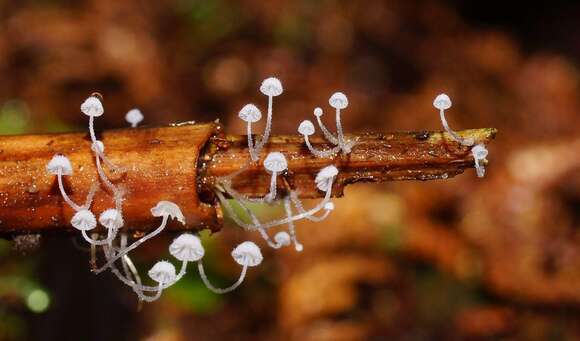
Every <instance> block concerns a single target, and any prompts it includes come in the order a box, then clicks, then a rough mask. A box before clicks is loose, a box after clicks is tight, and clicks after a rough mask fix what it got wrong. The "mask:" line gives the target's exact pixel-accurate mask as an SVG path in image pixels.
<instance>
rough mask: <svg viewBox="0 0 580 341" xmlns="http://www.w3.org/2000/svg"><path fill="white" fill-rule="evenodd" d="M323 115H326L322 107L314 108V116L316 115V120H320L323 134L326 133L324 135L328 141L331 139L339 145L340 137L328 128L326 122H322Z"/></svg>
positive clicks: (319, 123)
mask: <svg viewBox="0 0 580 341" xmlns="http://www.w3.org/2000/svg"><path fill="white" fill-rule="evenodd" d="M322 115H324V111H322V108H314V116H315V117H316V122H318V126H319V127H320V130H322V134H324V137H325V138H326V139H327V140H328V141H330V142H331V143H333V144H335V145H338V139H337V138H336V137H335V136H334V135H333V134H332V133H331V132H330V131H329V130H328V129H327V128H326V126H325V125H324V123H322V119H321V117H322Z"/></svg>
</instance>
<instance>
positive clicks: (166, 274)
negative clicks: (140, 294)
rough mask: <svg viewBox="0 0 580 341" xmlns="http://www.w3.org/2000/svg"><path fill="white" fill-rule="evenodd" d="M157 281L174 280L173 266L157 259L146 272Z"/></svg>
mask: <svg viewBox="0 0 580 341" xmlns="http://www.w3.org/2000/svg"><path fill="white" fill-rule="evenodd" d="M148 274H149V277H151V279H152V280H154V281H155V282H157V283H171V282H173V281H174V280H175V277H176V276H175V266H173V264H171V263H169V262H167V261H164V260H162V261H159V262H157V263H155V265H153V267H152V268H151V269H150V270H149V272H148Z"/></svg>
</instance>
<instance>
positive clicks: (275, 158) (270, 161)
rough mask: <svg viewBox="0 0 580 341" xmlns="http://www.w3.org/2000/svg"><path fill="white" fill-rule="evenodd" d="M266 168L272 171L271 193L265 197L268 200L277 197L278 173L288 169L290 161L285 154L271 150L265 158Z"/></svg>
mask: <svg viewBox="0 0 580 341" xmlns="http://www.w3.org/2000/svg"><path fill="white" fill-rule="evenodd" d="M264 168H266V170H267V171H269V172H270V173H272V177H271V178H270V193H268V194H267V195H266V197H264V199H265V200H266V201H272V200H274V199H275V198H276V178H277V177H278V174H279V173H281V172H283V171H285V170H286V169H288V162H287V161H286V157H284V154H282V153H280V152H271V153H270V154H268V156H266V159H265V160H264Z"/></svg>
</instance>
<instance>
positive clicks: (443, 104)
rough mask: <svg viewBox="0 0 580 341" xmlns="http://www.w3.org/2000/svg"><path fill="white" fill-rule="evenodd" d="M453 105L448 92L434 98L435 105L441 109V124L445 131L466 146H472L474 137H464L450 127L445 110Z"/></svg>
mask: <svg viewBox="0 0 580 341" xmlns="http://www.w3.org/2000/svg"><path fill="white" fill-rule="evenodd" d="M451 105H452V103H451V99H450V98H449V96H447V95H446V94H439V95H437V97H435V100H433V106H434V107H435V108H436V109H439V118H440V119H441V124H442V125H443V128H444V129H445V131H446V132H447V133H448V134H449V135H451V137H452V138H453V139H454V140H455V141H457V142H458V143H459V144H462V145H464V146H472V145H473V144H474V141H473V139H471V138H469V139H464V138H462V137H461V136H459V134H457V133H456V132H455V131H453V129H451V128H450V127H449V124H448V123H447V119H446V118H445V110H447V109H449V108H451Z"/></svg>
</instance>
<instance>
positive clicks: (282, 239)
mask: <svg viewBox="0 0 580 341" xmlns="http://www.w3.org/2000/svg"><path fill="white" fill-rule="evenodd" d="M274 241H275V242H276V244H278V245H280V246H288V245H290V235H289V234H288V232H286V231H280V232H278V233H276V234H275V235H274Z"/></svg>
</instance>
